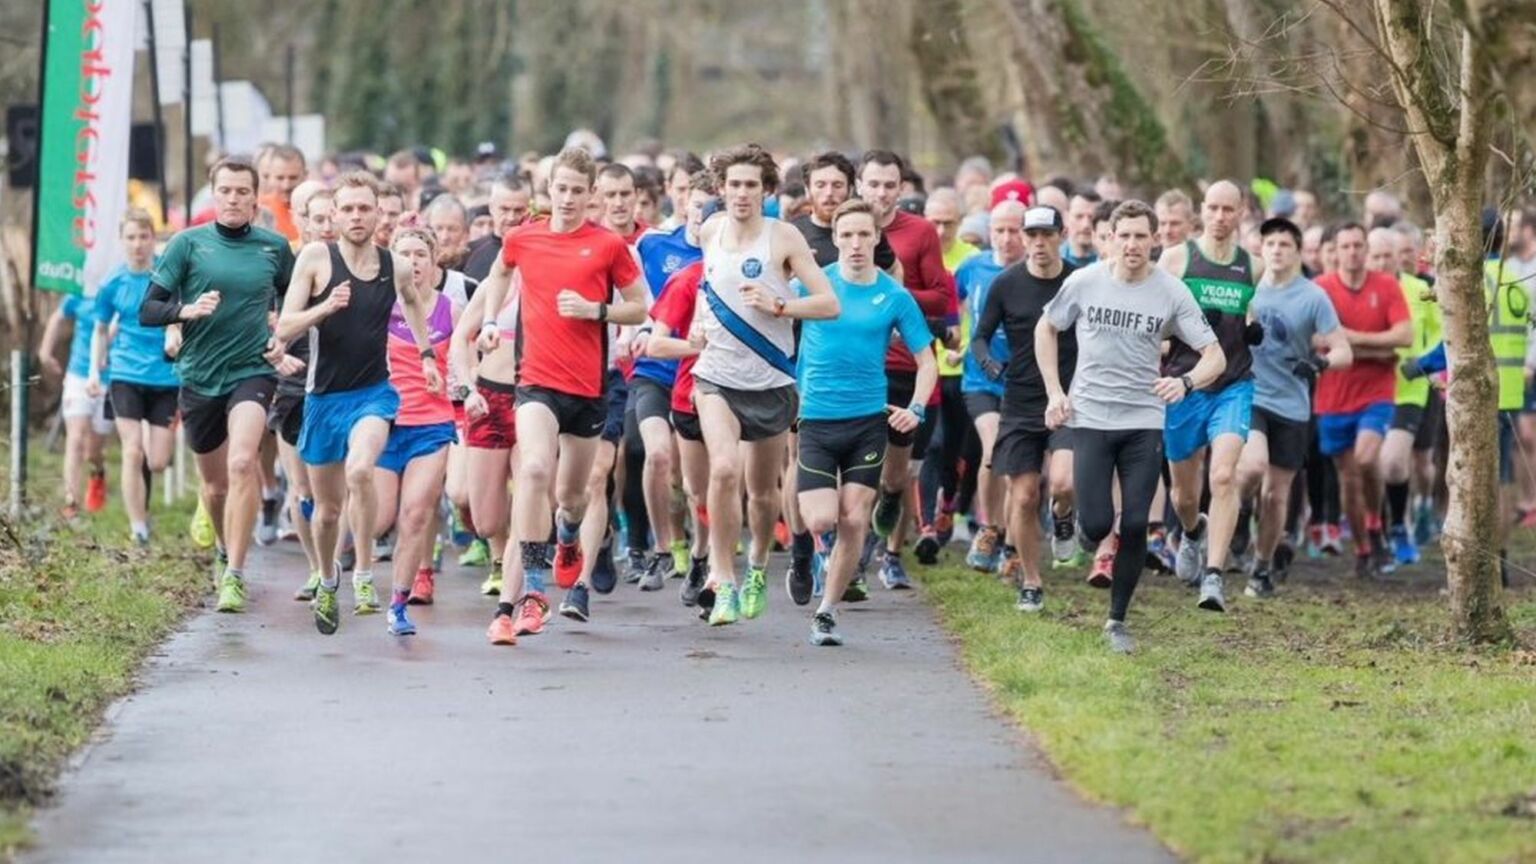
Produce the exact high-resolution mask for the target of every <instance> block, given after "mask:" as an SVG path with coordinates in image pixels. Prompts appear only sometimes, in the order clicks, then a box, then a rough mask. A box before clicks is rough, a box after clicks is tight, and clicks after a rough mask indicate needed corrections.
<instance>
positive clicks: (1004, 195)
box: [992, 180, 1035, 207]
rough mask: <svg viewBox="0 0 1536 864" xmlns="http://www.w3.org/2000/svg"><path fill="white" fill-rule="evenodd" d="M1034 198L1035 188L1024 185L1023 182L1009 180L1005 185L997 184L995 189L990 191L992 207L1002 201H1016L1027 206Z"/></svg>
mask: <svg viewBox="0 0 1536 864" xmlns="http://www.w3.org/2000/svg"><path fill="white" fill-rule="evenodd" d="M1034 198H1035V187H1033V186H1031V185H1029V184H1028V183H1025V182H1024V181H1023V180H1009V181H1008V182H1007V183H999V184H998V186H997V188H996V189H993V190H992V206H993V207H996V206H997V205H999V204H1001V203H1003V202H1004V201H1017V202H1019V203H1020V204H1024V205H1026V206H1027V205H1028V204H1029V202H1031V201H1033V200H1034Z"/></svg>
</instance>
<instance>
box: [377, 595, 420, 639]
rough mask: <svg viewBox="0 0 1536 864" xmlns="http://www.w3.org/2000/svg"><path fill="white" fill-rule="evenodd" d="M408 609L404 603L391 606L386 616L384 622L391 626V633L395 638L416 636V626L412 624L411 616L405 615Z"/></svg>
mask: <svg viewBox="0 0 1536 864" xmlns="http://www.w3.org/2000/svg"><path fill="white" fill-rule="evenodd" d="M407 608H408V607H407V606H406V605H405V604H404V603H391V604H389V612H388V613H386V614H385V616H384V621H385V623H387V624H389V632H390V633H391V634H392V635H394V636H415V635H416V625H415V624H413V623H411V619H410V616H408V615H406V614H405V610H406V609H407Z"/></svg>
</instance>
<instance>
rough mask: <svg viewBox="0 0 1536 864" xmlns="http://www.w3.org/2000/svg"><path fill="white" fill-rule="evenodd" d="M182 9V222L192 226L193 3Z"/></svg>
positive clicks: (194, 189) (185, 5) (193, 189)
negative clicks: (183, 180) (184, 36)
mask: <svg viewBox="0 0 1536 864" xmlns="http://www.w3.org/2000/svg"><path fill="white" fill-rule="evenodd" d="M181 9H182V24H183V26H184V27H186V34H187V38H185V39H183V40H181V41H182V43H183V44H182V46H181V135H182V146H183V148H184V149H185V151H186V152H185V153H184V154H183V156H184V160H183V161H184V164H183V166H182V167H183V168H184V169H185V171H186V188H185V190H184V191H183V192H182V197H183V199H184V200H183V202H182V207H183V209H184V211H185V214H184V215H185V217H186V219H185V221H184V222H183V223H182V224H183V225H185V226H186V227H188V228H190V227H192V196H193V195H195V194H197V187H196V186H194V185H192V4H191V3H187V4H184V5H183V6H182V7H181Z"/></svg>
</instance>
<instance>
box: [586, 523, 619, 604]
mask: <svg viewBox="0 0 1536 864" xmlns="http://www.w3.org/2000/svg"><path fill="white" fill-rule="evenodd" d="M591 579H592V590H593V591H596V592H597V593H599V594H611V593H613V589H614V586H615V585H618V584H619V574H618V571H617V569H616V568H615V567H614V564H613V538H611V537H606V538H604V539H603V544H602V545H601V546H599V547H597V558H596V559H595V560H594V561H593V562H592V576H591Z"/></svg>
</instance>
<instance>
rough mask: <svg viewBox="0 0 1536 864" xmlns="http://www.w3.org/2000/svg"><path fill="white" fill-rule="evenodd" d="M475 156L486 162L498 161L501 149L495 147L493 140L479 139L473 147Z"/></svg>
mask: <svg viewBox="0 0 1536 864" xmlns="http://www.w3.org/2000/svg"><path fill="white" fill-rule="evenodd" d="M475 158H476V159H477V160H482V161H486V162H493V161H500V159H501V150H499V149H498V148H497V147H496V142H495V141H481V142H480V143H479V144H478V145H476V147H475Z"/></svg>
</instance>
